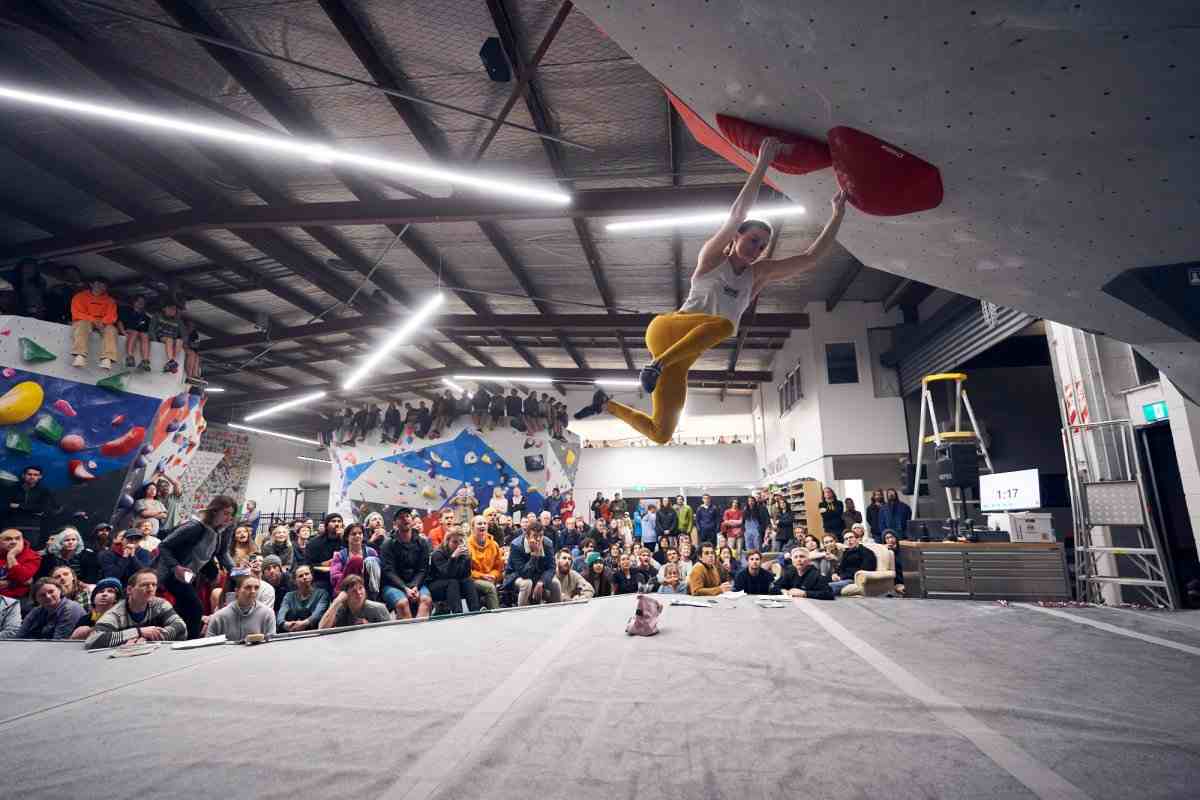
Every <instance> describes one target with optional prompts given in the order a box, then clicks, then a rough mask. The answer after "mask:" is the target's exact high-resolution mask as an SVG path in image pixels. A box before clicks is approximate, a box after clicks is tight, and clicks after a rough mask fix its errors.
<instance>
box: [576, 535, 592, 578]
mask: <svg viewBox="0 0 1200 800" xmlns="http://www.w3.org/2000/svg"><path fill="white" fill-rule="evenodd" d="M595 547H596V543H595V542H593V541H592V540H591V539H584V540H583V541H582V542H580V543H579V555H578V556H576V557H575V561H574V562H572V564H571V569H573V570H575V571H576V572H578V573H580V574H581V575H584V576H585V577H586V576H587V571H588V556H589V555H591V554H592V553H593V552H595Z"/></svg>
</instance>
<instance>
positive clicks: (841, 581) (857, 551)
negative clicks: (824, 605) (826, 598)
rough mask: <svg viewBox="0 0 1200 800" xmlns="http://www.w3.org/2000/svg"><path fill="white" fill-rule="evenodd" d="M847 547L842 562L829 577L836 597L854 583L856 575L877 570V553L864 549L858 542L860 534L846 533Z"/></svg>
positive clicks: (843, 540) (830, 585) (843, 552)
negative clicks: (859, 572)
mask: <svg viewBox="0 0 1200 800" xmlns="http://www.w3.org/2000/svg"><path fill="white" fill-rule="evenodd" d="M842 542H843V544H845V547H844V548H843V549H842V560H841V561H840V562H839V563H838V565H837V567H836V569H837V571H836V572H834V573H833V574H832V575H830V576H829V588H830V589H832V590H833V593H834V594H835V595H838V594H841V593H842V590H843V589H845V588H846V587H847V586H850V585H852V584H853V583H854V574H855V573H856V572H858V571H860V570H865V571H866V572H873V571H874V570H875V568H876V564H877V562H876V560H875V553H873V552H872V551H871V550H870V549H868V548H866V547H863V546H862V545H861V544H860V543H859V541H858V534H857V533H855V532H854V531H853V530H849V531H846V535H845V536H843V537H842Z"/></svg>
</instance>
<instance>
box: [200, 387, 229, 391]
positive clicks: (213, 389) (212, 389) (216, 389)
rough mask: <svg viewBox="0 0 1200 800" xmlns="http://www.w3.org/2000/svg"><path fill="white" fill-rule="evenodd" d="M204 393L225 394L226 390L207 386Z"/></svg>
mask: <svg viewBox="0 0 1200 800" xmlns="http://www.w3.org/2000/svg"><path fill="white" fill-rule="evenodd" d="M204 391H206V392H223V391H225V390H224V389H223V388H221V387H220V386H205V387H204Z"/></svg>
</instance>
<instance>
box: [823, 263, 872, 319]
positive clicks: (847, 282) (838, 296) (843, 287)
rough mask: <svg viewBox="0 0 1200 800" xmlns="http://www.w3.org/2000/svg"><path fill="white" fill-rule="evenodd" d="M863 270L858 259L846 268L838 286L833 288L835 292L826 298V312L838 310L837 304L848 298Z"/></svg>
mask: <svg viewBox="0 0 1200 800" xmlns="http://www.w3.org/2000/svg"><path fill="white" fill-rule="evenodd" d="M862 270H863V263H862V262H861V261H859V260H858V259H857V258H856V259H854V263H853V264H851V265H850V266H848V267H846V271H845V272H843V273H842V274H841V276H840V277H839V278H838V282H837V284H836V285H835V286H834V287H833V291H832V292H830V293H829V297H827V298H825V311H826V312H829V311H833V310H834V309H835V308H837V304H838V303H840V302H842V298H843V297H845V296H846V292H847V290H849V288H850V286H851V284H853V283H854V281H855V280H857V279H858V275H859V273H861V272H862Z"/></svg>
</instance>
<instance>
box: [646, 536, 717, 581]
mask: <svg viewBox="0 0 1200 800" xmlns="http://www.w3.org/2000/svg"><path fill="white" fill-rule="evenodd" d="M707 541H708V540H707V539H705V540H704V542H707ZM703 546H704V545H703V544H701V547H703ZM658 593H659V594H687V584H685V583H684V582H683V580H682V579H681V578H680V577H679V564H664V565H663V572H662V579H661V580H660V581H659V584H658Z"/></svg>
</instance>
